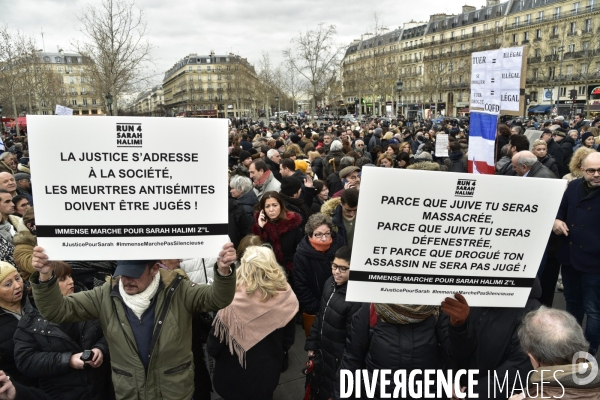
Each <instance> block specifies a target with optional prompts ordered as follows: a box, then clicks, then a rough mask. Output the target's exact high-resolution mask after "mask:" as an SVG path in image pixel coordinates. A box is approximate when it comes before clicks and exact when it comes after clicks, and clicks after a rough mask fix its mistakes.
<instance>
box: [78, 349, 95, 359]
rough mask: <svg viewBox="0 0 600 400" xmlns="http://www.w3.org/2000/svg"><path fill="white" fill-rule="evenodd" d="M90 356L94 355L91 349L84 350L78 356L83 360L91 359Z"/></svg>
mask: <svg viewBox="0 0 600 400" xmlns="http://www.w3.org/2000/svg"><path fill="white" fill-rule="evenodd" d="M92 357H94V353H92V351H91V350H84V351H83V353H82V354H81V357H80V358H79V359H80V360H81V361H83V362H87V361H92Z"/></svg>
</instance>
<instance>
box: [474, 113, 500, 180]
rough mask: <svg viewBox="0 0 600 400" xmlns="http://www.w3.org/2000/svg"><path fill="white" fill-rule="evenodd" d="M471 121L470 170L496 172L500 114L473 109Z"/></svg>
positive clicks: (484, 172) (483, 172) (476, 172)
mask: <svg viewBox="0 0 600 400" xmlns="http://www.w3.org/2000/svg"><path fill="white" fill-rule="evenodd" d="M469 122H470V124H469V156H468V157H469V172H470V173H472V174H494V173H495V172H496V170H495V167H494V155H495V152H494V146H495V144H496V130H497V127H498V116H497V115H491V114H485V113H480V112H476V111H473V112H471V114H470V121H469Z"/></svg>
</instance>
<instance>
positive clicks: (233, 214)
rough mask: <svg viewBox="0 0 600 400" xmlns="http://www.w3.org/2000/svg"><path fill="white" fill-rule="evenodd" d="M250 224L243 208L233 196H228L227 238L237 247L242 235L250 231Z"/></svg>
mask: <svg viewBox="0 0 600 400" xmlns="http://www.w3.org/2000/svg"><path fill="white" fill-rule="evenodd" d="M251 227H252V224H251V223H250V221H248V216H247V215H246V212H245V211H244V208H243V207H242V206H241V205H240V204H239V203H238V202H237V200H235V199H234V198H231V197H230V198H229V224H228V231H229V240H231V243H233V245H234V247H235V248H236V249H237V247H238V245H239V244H240V241H241V240H242V238H243V237H244V236H246V235H247V234H249V233H250V228H251Z"/></svg>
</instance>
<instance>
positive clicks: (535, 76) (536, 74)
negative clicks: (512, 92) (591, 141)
mask: <svg viewBox="0 0 600 400" xmlns="http://www.w3.org/2000/svg"><path fill="white" fill-rule="evenodd" d="M539 72H540V71H539V70H538V69H537V68H535V69H534V70H533V79H537V78H538V77H539V75H540V74H539Z"/></svg>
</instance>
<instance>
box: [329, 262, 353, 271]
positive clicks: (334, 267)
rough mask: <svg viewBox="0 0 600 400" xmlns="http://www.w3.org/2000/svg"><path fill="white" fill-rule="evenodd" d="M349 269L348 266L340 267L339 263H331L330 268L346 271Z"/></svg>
mask: <svg viewBox="0 0 600 400" xmlns="http://www.w3.org/2000/svg"><path fill="white" fill-rule="evenodd" d="M349 269H350V267H342V266H341V265H337V264H335V263H331V270H332V271H340V272H348V270H349Z"/></svg>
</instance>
